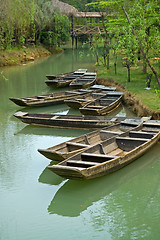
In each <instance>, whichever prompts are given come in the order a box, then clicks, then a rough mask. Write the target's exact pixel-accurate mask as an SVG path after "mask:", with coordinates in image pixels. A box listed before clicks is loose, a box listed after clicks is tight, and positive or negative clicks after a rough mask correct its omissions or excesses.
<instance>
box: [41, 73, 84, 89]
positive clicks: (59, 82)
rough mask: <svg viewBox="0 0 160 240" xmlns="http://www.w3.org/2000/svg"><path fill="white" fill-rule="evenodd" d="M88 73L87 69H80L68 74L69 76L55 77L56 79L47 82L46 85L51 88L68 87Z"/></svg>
mask: <svg viewBox="0 0 160 240" xmlns="http://www.w3.org/2000/svg"><path fill="white" fill-rule="evenodd" d="M86 71H87V69H78V70H77V71H75V72H72V73H70V74H69V73H68V74H61V75H59V76H57V77H55V78H54V79H51V77H50V79H49V80H46V81H45V83H46V84H47V85H48V86H49V87H57V88H59V87H68V86H69V84H70V83H71V82H72V81H73V80H74V79H77V78H79V77H82V76H83V75H84V74H85V72H86Z"/></svg>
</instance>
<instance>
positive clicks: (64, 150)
mask: <svg viewBox="0 0 160 240" xmlns="http://www.w3.org/2000/svg"><path fill="white" fill-rule="evenodd" d="M129 122H130V125H127V124H126V123H125V122H122V123H117V124H114V125H113V126H109V127H106V128H102V129H100V130H96V131H93V132H90V133H88V134H85V135H82V136H79V137H76V138H73V139H71V140H70V141H66V142H63V143H60V144H58V145H54V146H52V147H50V148H47V149H38V151H39V152H40V153H41V154H42V155H44V156H45V157H46V158H48V159H51V160H54V161H62V160H64V159H67V158H69V157H71V156H73V155H74V154H76V153H78V152H81V151H82V150H84V149H86V148H88V147H91V146H93V145H96V144H98V143H101V142H102V141H104V140H106V139H109V138H111V137H115V136H117V135H119V134H121V133H123V132H126V131H128V130H129V129H133V128H135V127H136V125H135V124H134V123H135V121H134V120H133V119H130V120H129ZM132 122H133V124H132ZM140 122H141V120H140V121H139V122H138V121H137V125H138V124H140Z"/></svg>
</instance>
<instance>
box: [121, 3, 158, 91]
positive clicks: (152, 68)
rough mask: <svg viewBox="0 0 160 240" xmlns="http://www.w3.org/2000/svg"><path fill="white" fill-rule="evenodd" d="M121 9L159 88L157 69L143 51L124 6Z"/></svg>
mask: <svg viewBox="0 0 160 240" xmlns="http://www.w3.org/2000/svg"><path fill="white" fill-rule="evenodd" d="M122 9H123V11H124V14H125V15H126V18H127V20H128V23H129V25H130V26H131V28H132V34H133V35H134V36H135V37H136V39H137V41H138V43H139V47H140V50H141V53H142V55H143V57H144V59H145V60H146V62H147V64H148V66H149V67H150V69H151V70H152V72H153V74H154V75H155V78H156V80H157V83H158V86H159V88H160V78H159V76H158V73H157V71H156V70H155V68H154V67H153V66H152V65H151V63H150V61H149V59H148V58H147V56H146V54H145V51H144V48H143V46H142V44H141V42H140V40H139V39H138V37H137V35H136V32H135V30H134V28H133V26H132V24H131V21H130V19H129V16H128V13H127V12H126V10H125V7H124V6H122Z"/></svg>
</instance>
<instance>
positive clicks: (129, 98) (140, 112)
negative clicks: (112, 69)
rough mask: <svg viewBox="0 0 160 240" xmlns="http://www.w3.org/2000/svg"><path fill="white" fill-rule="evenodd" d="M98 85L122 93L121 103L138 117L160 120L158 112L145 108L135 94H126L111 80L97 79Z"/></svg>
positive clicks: (124, 89)
mask: <svg viewBox="0 0 160 240" xmlns="http://www.w3.org/2000/svg"><path fill="white" fill-rule="evenodd" d="M97 83H98V84H103V85H107V86H115V87H116V88H117V90H118V91H122V92H123V93H124V96H123V102H124V104H125V105H127V106H128V107H129V109H131V110H132V111H133V112H134V113H136V115H137V116H138V117H143V116H152V118H153V119H154V120H158V119H160V111H154V110H152V109H149V108H148V107H147V106H145V105H144V104H142V102H141V101H140V100H139V99H137V97H136V94H134V93H131V92H128V91H127V90H126V88H125V87H124V86H122V85H120V84H118V83H116V82H115V81H113V80H109V79H103V78H98V79H97Z"/></svg>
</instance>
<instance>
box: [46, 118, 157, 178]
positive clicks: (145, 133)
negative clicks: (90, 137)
mask: <svg viewBox="0 0 160 240" xmlns="http://www.w3.org/2000/svg"><path fill="white" fill-rule="evenodd" d="M159 139H160V124H155V123H154V124H152V123H151V122H150V123H147V124H146V123H144V124H142V125H141V126H138V127H137V129H134V130H130V131H128V132H125V133H122V134H120V135H119V136H116V137H114V138H110V139H109V140H105V141H103V142H102V143H100V144H97V145H94V146H93V147H90V148H88V149H86V150H84V151H82V152H80V153H78V154H76V155H73V156H72V157H70V158H68V159H67V160H64V161H62V162H61V163H59V164H57V165H52V166H48V168H49V169H50V170H52V171H53V172H54V173H56V174H57V175H59V176H61V177H64V178H69V179H91V178H96V177H100V176H104V175H107V174H110V173H112V172H114V171H117V170H119V169H121V168H123V167H125V166H126V165H128V164H130V163H131V162H133V161H134V160H136V159H137V158H139V157H140V156H141V155H143V154H144V153H145V152H146V151H147V150H149V149H150V148H151V147H152V146H153V145H154V144H155V143H156V142H157V141H158V140H159Z"/></svg>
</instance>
